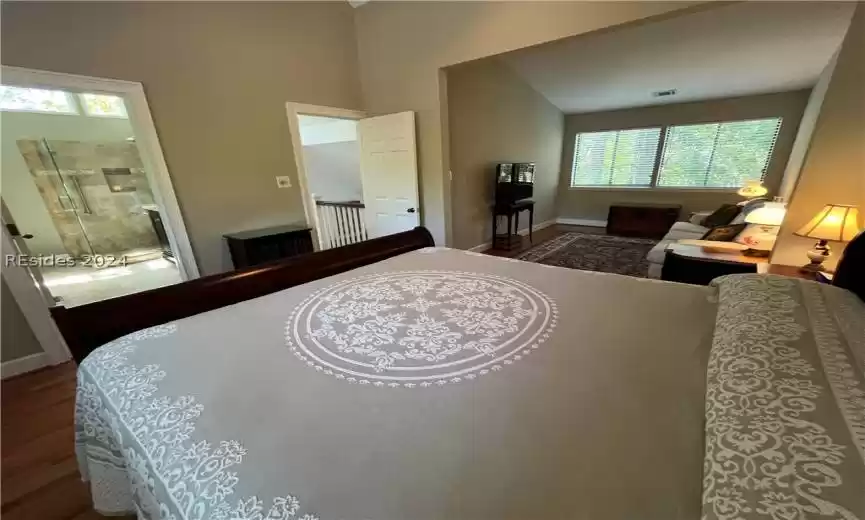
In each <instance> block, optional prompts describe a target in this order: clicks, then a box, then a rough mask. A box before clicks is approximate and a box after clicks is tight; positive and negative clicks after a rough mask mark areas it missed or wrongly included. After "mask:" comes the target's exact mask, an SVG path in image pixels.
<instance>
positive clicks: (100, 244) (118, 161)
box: [17, 139, 158, 257]
mask: <svg viewBox="0 0 865 520" xmlns="http://www.w3.org/2000/svg"><path fill="white" fill-rule="evenodd" d="M17 144H18V149H19V150H20V151H21V154H22V156H23V157H24V161H25V162H26V163H27V167H28V169H29V170H30V174H31V175H32V177H33V181H34V182H35V183H36V187H37V188H38V189H39V194H40V195H41V197H42V200H43V201H44V202H45V206H46V208H47V209H48V213H49V214H50V215H51V219H52V221H53V222H54V225H55V227H56V228H57V231H58V232H59V234H60V238H61V240H62V242H63V246H64V247H65V249H66V252H67V253H69V254H70V255H72V256H75V257H81V256H82V255H88V254H91V253H94V254H111V255H117V256H119V255H122V254H124V253H126V252H129V251H132V250H137V249H149V248H156V247H158V240H157V238H156V234H155V233H154V231H153V227H152V225H151V223H150V219H149V217H148V216H147V213H146V212H145V211H144V208H143V206H146V205H151V204H153V203H154V201H153V192H152V191H151V190H150V185H149V184H148V182H147V177H146V176H145V173H144V165H143V164H142V162H141V157H140V155H139V154H138V148H137V146H136V145H135V143H134V142H123V141H118V142H84V141H59V140H36V139H20V140H18V141H17ZM79 218H80V222H79ZM82 227H83V229H82ZM88 242H89V245H88ZM91 247H92V251H91Z"/></svg>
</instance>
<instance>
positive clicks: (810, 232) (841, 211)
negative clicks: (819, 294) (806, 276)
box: [794, 204, 861, 273]
mask: <svg viewBox="0 0 865 520" xmlns="http://www.w3.org/2000/svg"><path fill="white" fill-rule="evenodd" d="M860 229H861V228H860V227H859V208H857V207H856V206H846V205H843V204H826V206H824V207H823V209H822V210H820V213H817V216H815V217H814V218H812V219H811V221H810V222H808V223H807V224H805V225H804V226H802V228H801V229H800V230H799V231H796V232H795V233H794V235H798V236H800V237H806V238H816V239H817V244H816V245H814V249H812V250H810V251H808V252H807V253H806V254H807V255H808V259H809V260H811V263H809V264H807V265H803V266H802V269H801V270H802V271H803V272H811V273H815V272H818V271H823V270H824V269H825V268H824V267H823V261H824V260H826V259H827V258H829V255H830V254H831V252H830V250H829V244H828V241H829V240H832V241H834V242H849V241H850V240H853V237H855V236H856V235H857V234H858V233H859V231H860Z"/></svg>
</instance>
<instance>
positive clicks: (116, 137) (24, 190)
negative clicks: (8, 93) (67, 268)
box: [0, 111, 132, 254]
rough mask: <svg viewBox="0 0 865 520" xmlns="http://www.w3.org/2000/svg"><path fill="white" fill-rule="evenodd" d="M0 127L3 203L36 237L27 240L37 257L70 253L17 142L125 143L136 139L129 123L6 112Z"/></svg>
mask: <svg viewBox="0 0 865 520" xmlns="http://www.w3.org/2000/svg"><path fill="white" fill-rule="evenodd" d="M0 124H2V127H3V133H2V136H0V153H2V156H0V161H2V163H0V165H2V179H0V190H2V195H3V201H4V202H5V203H6V206H7V207H8V208H9V212H10V213H11V214H12V218H14V219H15V222H16V223H17V224H18V227H19V228H20V229H21V232H22V233H30V234H32V235H33V238H32V239H30V240H28V241H27V245H28V247H29V248H30V251H31V252H32V253H33V254H63V253H66V252H67V251H66V248H64V246H63V243H62V241H61V239H60V235H59V234H58V232H57V227H56V226H55V225H54V222H53V221H52V220H51V215H50V214H49V213H48V210H47V209H46V207H45V202H44V201H43V200H42V197H41V196H40V195H39V191H38V189H37V188H36V183H35V182H34V181H33V177H32V176H31V175H30V170H29V169H28V167H27V164H26V163H25V161H24V158H23V156H22V155H21V152H20V150H19V148H18V144H17V143H16V141H18V140H19V139H39V138H42V137H44V138H46V139H49V140H68V141H121V142H125V139H126V138H127V137H130V136H132V127H131V126H130V124H129V120H127V119H118V118H108V117H85V116H83V115H73V114H39V113H35V112H6V111H4V112H0Z"/></svg>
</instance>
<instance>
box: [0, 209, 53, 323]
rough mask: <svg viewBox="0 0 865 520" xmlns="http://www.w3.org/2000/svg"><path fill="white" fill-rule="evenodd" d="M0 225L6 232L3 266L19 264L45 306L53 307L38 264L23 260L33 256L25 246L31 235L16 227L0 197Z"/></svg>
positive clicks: (16, 224) (51, 297)
mask: <svg viewBox="0 0 865 520" xmlns="http://www.w3.org/2000/svg"><path fill="white" fill-rule="evenodd" d="M0 225H2V226H3V227H5V228H6V232H4V233H3V246H4V247H3V262H4V267H13V265H11V264H14V265H15V266H18V265H20V266H21V270H22V271H24V272H25V273H27V276H28V277H29V278H30V279H31V280H32V281H33V284H34V285H35V286H36V289H37V290H38V291H39V295H40V297H41V298H42V301H43V303H44V304H45V305H46V306H47V307H54V306H55V305H57V302H56V301H55V299H54V296H52V295H51V291H49V290H48V287H46V286H45V280H44V279H43V278H42V271H40V270H39V269H38V266H34V267H33V268H31V267H29V266H28V265H27V262H26V261H23V259H25V258H33V255H32V254H31V253H30V248H29V247H27V240H28V239H29V238H31V237H32V235H29V234H28V233H26V232H22V231H21V230H20V229H19V228H18V223H16V222H15V220H14V219H13V218H12V214H11V213H9V209H8V208H7V207H6V203H5V202H4V201H3V200H2V199H0ZM25 231H26V230H25ZM9 255H14V256H16V257H17V258H18V259H22V261H17V260H15V261H13V260H12V259H11V257H10V256H9Z"/></svg>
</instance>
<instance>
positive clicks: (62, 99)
mask: <svg viewBox="0 0 865 520" xmlns="http://www.w3.org/2000/svg"><path fill="white" fill-rule="evenodd" d="M0 110H14V111H21V112H52V113H58V114H77V113H78V110H77V108H76V107H75V103H74V102H73V101H72V98H71V97H70V96H69V94H67V93H66V92H63V91H62V90H45V89H41V88H22V87H6V86H2V87H0Z"/></svg>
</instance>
